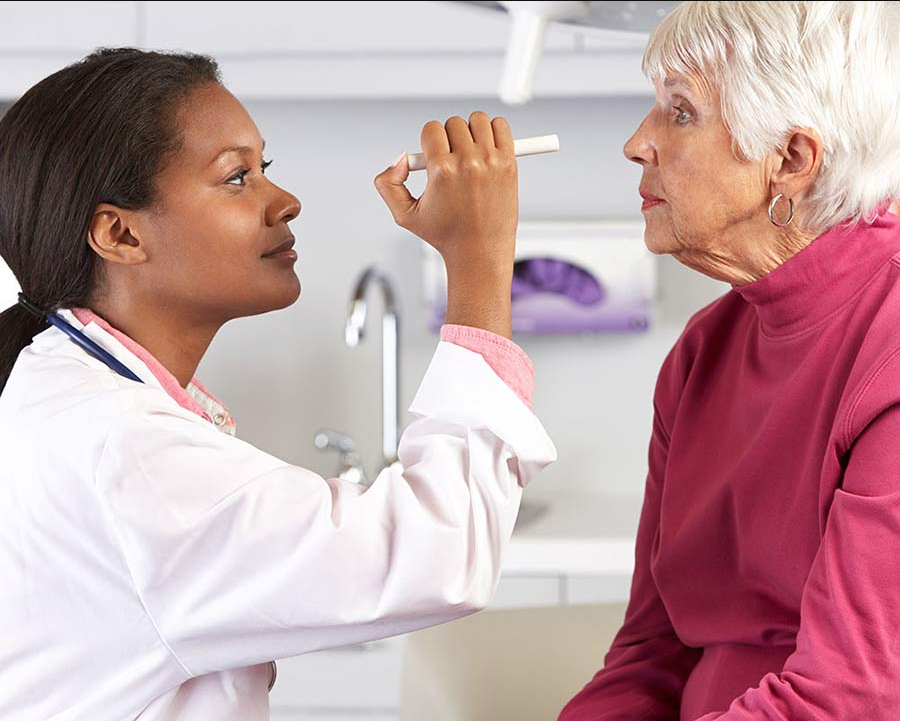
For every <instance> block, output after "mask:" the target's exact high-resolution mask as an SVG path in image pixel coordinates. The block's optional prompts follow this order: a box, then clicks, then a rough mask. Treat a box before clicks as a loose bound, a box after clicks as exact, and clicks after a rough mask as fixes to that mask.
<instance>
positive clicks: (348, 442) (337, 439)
mask: <svg viewBox="0 0 900 721" xmlns="http://www.w3.org/2000/svg"><path fill="white" fill-rule="evenodd" d="M313 443H315V445H316V448H318V449H319V450H320V451H326V450H328V449H329V448H334V449H335V450H338V451H340V452H341V453H352V452H353V451H355V450H356V446H354V445H353V439H352V438H350V436H346V435H344V434H343V433H338V432H337V431H333V430H331V429H329V428H324V429H322V430H321V431H319V432H318V433H316V437H315V438H314V439H313Z"/></svg>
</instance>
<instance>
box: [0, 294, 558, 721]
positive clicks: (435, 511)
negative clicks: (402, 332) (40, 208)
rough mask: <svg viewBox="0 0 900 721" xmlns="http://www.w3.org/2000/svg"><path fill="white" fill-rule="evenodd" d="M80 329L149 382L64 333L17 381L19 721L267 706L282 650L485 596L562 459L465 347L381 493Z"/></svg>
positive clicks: (2, 565)
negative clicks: (180, 397) (218, 414)
mask: <svg viewBox="0 0 900 721" xmlns="http://www.w3.org/2000/svg"><path fill="white" fill-rule="evenodd" d="M61 314H62V315H63V316H64V317H65V319H66V320H68V321H69V322H70V323H72V325H74V326H75V327H78V328H82V327H83V326H82V324H81V323H79V322H78V320H77V319H76V318H75V317H74V315H73V314H72V313H71V312H69V311H68V310H63V311H62V312H61ZM84 328H85V332H86V333H87V334H88V335H89V336H90V337H91V338H92V339H94V340H95V341H97V342H98V343H100V344H101V345H102V346H104V347H105V348H106V349H107V350H109V351H111V352H112V353H113V354H114V355H115V356H116V357H117V358H119V359H120V360H121V361H122V362H123V363H125V364H126V365H127V366H128V367H129V368H131V369H132V370H133V371H134V372H135V373H136V374H137V375H138V376H140V378H141V379H142V380H143V381H144V382H145V383H144V385H141V384H137V383H134V382H132V381H129V380H127V379H125V378H122V377H121V376H119V375H118V374H116V373H115V372H113V371H111V370H110V369H109V368H108V367H107V366H106V365H104V364H103V363H101V362H100V361H97V360H95V359H94V358H93V357H91V356H89V355H87V354H86V353H85V352H84V351H82V350H81V349H80V348H78V347H77V346H76V345H75V344H74V343H73V342H72V341H70V340H69V339H68V338H67V337H66V336H65V335H63V334H62V333H61V332H60V331H58V330H57V329H55V328H49V329H47V330H45V331H44V332H42V333H41V334H39V335H38V336H36V337H35V339H34V342H33V343H32V344H31V345H30V346H29V347H28V348H26V349H25V350H24V351H23V352H22V353H21V354H20V356H19V358H18V360H17V362H16V365H15V367H14V368H13V371H12V374H11V376H10V378H9V381H8V383H7V386H6V389H5V391H4V392H3V394H2V395H0V459H2V460H0V579H2V581H0V584H2V585H0V638H2V639H3V640H2V642H0V719H2V720H3V721H37V720H38V719H41V720H42V721H43V720H45V719H53V720H54V721H64V720H65V721H68V720H74V719H89V720H90V721H123V720H125V719H135V718H140V719H141V720H142V721H161V720H162V719H166V720H167V721H171V720H172V719H191V720H192V721H201V720H205V719H210V720H212V719H215V720H216V721H231V720H234V721H237V720H238V719H240V720H241V721H259V720H261V719H268V718H269V706H268V694H267V687H268V683H269V678H270V666H269V664H268V661H269V660H270V659H278V658H285V657H289V656H294V655H298V654H302V653H306V652H309V651H314V650H317V649H323V648H328V647H334V646H340V645H344V644H351V643H357V642H361V641H365V640H372V639H376V638H383V637H386V636H391V635H395V634H400V633H404V632H407V631H410V630H413V629H417V628H422V627H425V626H429V625H432V624H436V623H440V622H443V621H448V620H451V619H453V618H456V617H459V616H462V615H464V614H466V613H469V612H472V611H475V610H478V609H481V608H483V607H484V606H485V605H486V604H488V603H489V601H490V600H491V598H492V596H493V593H494V591H495V589H496V584H497V581H498V577H499V574H500V567H501V555H502V552H503V548H504V546H505V544H506V542H507V541H508V539H509V537H510V534H511V533H512V528H513V523H514V520H515V517H516V513H517V511H518V507H519V501H520V497H521V492H522V487H523V486H524V485H525V484H526V483H527V482H528V481H529V479H530V478H532V477H533V476H534V475H535V474H536V473H537V472H538V471H539V470H540V469H541V468H543V467H544V466H546V465H547V464H548V463H550V462H551V461H553V460H555V458H556V450H555V448H554V446H553V443H552V442H551V441H550V439H549V437H548V436H547V434H546V433H545V431H544V429H543V427H542V426H541V424H540V422H539V421H538V420H537V418H536V417H535V416H534V415H533V414H532V413H531V411H530V410H529V409H528V408H527V406H526V405H525V404H524V403H523V402H522V401H521V400H520V399H519V398H518V396H517V395H516V394H515V393H514V392H513V391H512V390H510V389H509V388H508V387H507V385H506V384H505V383H504V382H503V381H502V380H501V379H500V378H499V377H498V376H497V375H496V374H495V373H494V371H493V370H492V369H491V368H490V366H488V365H487V363H486V362H485V361H484V359H483V358H482V357H481V355H479V354H478V353H474V352H472V351H469V350H467V349H465V348H462V347H460V346H457V345H454V344H451V343H447V342H439V343H438V346H437V349H436V351H435V354H434V357H433V358H432V360H431V364H430V366H429V368H428V370H427V372H426V374H425V377H424V379H423V380H422V383H421V385H420V387H419V389H418V392H417V394H416V396H415V398H414V400H413V402H412V405H411V406H410V411H412V412H413V413H414V414H415V415H416V416H417V418H416V420H415V421H413V422H412V423H411V424H410V425H409V427H407V428H406V430H405V432H404V433H403V434H402V436H401V438H400V447H399V459H400V460H399V463H396V464H394V466H393V467H392V468H389V469H385V470H383V471H382V472H381V474H380V475H379V476H378V477H377V478H376V480H375V481H374V483H373V485H372V486H371V488H369V489H368V490H366V489H364V488H362V487H360V486H357V485H355V484H352V483H348V482H344V481H341V480H339V479H335V478H331V479H324V478H322V477H321V476H319V475H317V474H316V473H314V472H312V471H310V470H307V469H305V468H301V467H299V466H295V465H291V464H290V463H287V462H285V461H283V460H280V459H278V458H276V457H274V456H272V455H270V454H268V453H266V452H265V451H262V450H260V449H258V448H256V447H254V446H252V445H250V444H248V443H246V442H244V441H241V440H239V439H238V438H236V437H233V436H231V435H228V434H226V433H222V432H220V431H219V430H217V429H216V427H215V426H214V425H213V424H212V423H209V422H208V421H206V420H205V419H203V418H201V417H200V416H198V415H197V414H195V413H192V412H190V411H187V410H185V409H184V408H182V407H181V406H180V405H178V403H176V402H175V401H174V400H173V399H172V398H171V397H170V396H169V395H168V394H167V393H166V392H165V391H164V390H163V389H162V386H161V385H160V383H159V382H158V381H157V380H156V378H155V377H154V375H153V374H152V373H151V372H150V370H149V369H148V368H147V366H146V365H145V364H144V363H143V362H142V361H141V360H140V359H139V358H137V357H136V356H135V355H134V354H132V353H131V352H130V351H129V350H128V349H126V348H125V347H124V346H123V345H122V344H121V343H120V342H119V341H117V340H116V339H115V338H114V337H113V336H111V335H110V334H108V333H106V332H105V331H104V330H103V329H101V328H99V327H98V326H97V325H96V324H95V323H89V324H88V325H87V326H86V327H84ZM273 410H274V409H273Z"/></svg>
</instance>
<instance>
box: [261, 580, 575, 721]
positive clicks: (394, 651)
mask: <svg viewBox="0 0 900 721" xmlns="http://www.w3.org/2000/svg"><path fill="white" fill-rule="evenodd" d="M564 583H565V579H564V578H562V577H559V576H538V577H515V576H513V577H510V576H504V577H503V578H501V579H500V583H499V585H498V588H497V594H496V596H495V597H494V601H493V603H492V604H491V606H490V607H491V608H492V609H496V608H522V607H526V606H552V605H556V604H558V603H559V601H560V593H561V589H562V588H563V587H564ZM406 639H407V637H406V636H399V637H395V638H389V639H385V640H383V641H374V642H372V643H367V644H363V645H358V646H348V647H346V648H340V649H331V650H327V651H318V652H316V653H310V654H306V655H304V656H296V657H294V658H288V659H282V660H280V661H278V679H277V682H276V683H275V687H274V688H273V689H272V693H271V694H270V696H269V702H270V707H271V709H272V718H273V719H303V720H304V721H313V720H315V721H319V719H320V718H322V719H324V718H328V719H331V721H336V719H338V718H344V717H345V716H346V717H354V718H360V717H363V718H366V719H373V720H376V719H377V720H378V721H387V719H389V718H390V719H393V718H394V717H395V716H396V714H397V710H398V708H399V704H400V687H401V683H402V680H403V657H404V651H405V645H406ZM341 714H344V716H341Z"/></svg>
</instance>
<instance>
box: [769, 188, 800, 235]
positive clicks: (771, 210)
mask: <svg viewBox="0 0 900 721" xmlns="http://www.w3.org/2000/svg"><path fill="white" fill-rule="evenodd" d="M781 197H782V194H781V193H779V194H778V195H776V196H775V197H774V198H772V202H771V203H769V220H771V221H772V225H777V226H778V227H779V228H783V227H784V226H786V225H790V223H791V221H792V220H793V219H794V201H793V200H791V199H790V198H788V203H789V205H788V217H787V220H786V221H784V222H783V223H779V222H778V221H777V220H775V203H777V202H778V201H779V200H780V199H781Z"/></svg>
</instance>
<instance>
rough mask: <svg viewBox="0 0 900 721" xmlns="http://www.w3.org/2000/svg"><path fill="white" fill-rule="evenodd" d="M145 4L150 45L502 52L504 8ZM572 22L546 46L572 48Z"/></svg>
mask: <svg viewBox="0 0 900 721" xmlns="http://www.w3.org/2000/svg"><path fill="white" fill-rule="evenodd" d="M144 5H145V10H146V12H145V16H144V21H145V25H144V33H145V41H146V43H147V45H148V46H149V47H154V48H169V49H183V50H192V51H195V52H204V53H213V54H216V55H217V56H220V57H225V56H229V55H246V54H253V55H259V56H263V57H264V56H272V55H285V54H328V55H335V54H344V53H350V54H352V55H359V54H363V53H389V54H394V55H397V54H410V53H432V54H433V53H448V52H449V53H457V52H466V53H472V52H495V53H500V52H503V51H504V50H505V48H506V39H507V33H508V30H509V21H508V17H507V15H506V14H505V13H503V12H499V11H492V10H489V9H485V8H479V7H474V6H467V5H464V4H462V3H454V2H421V1H420V2H404V1H396V2H365V1H360V2H311V1H307V2H276V1H272V0H257V2H254V3H252V4H248V3H246V2H237V1H230V2H217V3H208V2H196V1H192V2H172V1H151V2H147V3H145V4H144ZM574 37H575V32H574V30H573V29H571V28H565V27H557V26H554V27H553V28H551V30H550V32H549V33H548V34H547V43H546V46H545V47H546V48H547V49H549V50H560V49H564V50H574V47H575V40H574Z"/></svg>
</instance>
